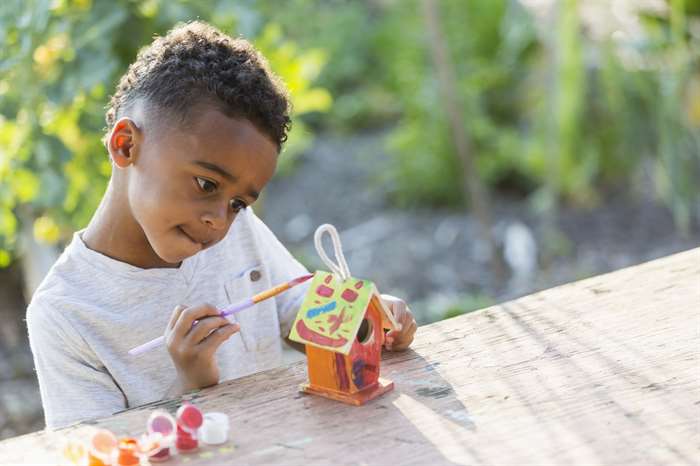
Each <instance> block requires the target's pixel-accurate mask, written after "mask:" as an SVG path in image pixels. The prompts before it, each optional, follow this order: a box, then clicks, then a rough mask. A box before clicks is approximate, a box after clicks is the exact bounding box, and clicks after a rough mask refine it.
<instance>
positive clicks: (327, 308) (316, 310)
mask: <svg viewBox="0 0 700 466" xmlns="http://www.w3.org/2000/svg"><path fill="white" fill-rule="evenodd" d="M336 304H337V303H336V302H335V301H331V302H330V303H328V304H324V305H323V306H319V307H313V308H311V309H309V310H308V311H306V317H308V318H309V319H313V318H314V317H316V316H319V315H321V314H325V313H326V312H331V311H332V310H333V309H335V307H336Z"/></svg>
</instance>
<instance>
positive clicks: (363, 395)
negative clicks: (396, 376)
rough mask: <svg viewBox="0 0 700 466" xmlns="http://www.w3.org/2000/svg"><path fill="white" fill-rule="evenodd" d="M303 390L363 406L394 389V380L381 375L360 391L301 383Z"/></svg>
mask: <svg viewBox="0 0 700 466" xmlns="http://www.w3.org/2000/svg"><path fill="white" fill-rule="evenodd" d="M300 388H301V391H302V392H304V393H310V394H312V395H319V396H323V397H325V398H329V399H331V400H336V401H342V402H343V403H346V404H350V405H354V406H361V405H363V404H365V403H367V402H368V401H370V400H373V399H374V398H377V397H378V396H380V395H383V394H384V393H387V392H390V391H392V390H393V389H394V382H392V381H391V380H388V379H384V378H382V377H379V379H378V380H377V382H376V383H375V384H373V385H370V386H369V387H365V388H364V389H362V390H360V391H359V392H355V393H347V392H339V391H336V390H330V389H328V388H325V387H319V386H315V385H312V384H308V383H307V384H303V385H301V387H300Z"/></svg>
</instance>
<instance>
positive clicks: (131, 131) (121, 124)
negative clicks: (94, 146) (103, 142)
mask: <svg viewBox="0 0 700 466" xmlns="http://www.w3.org/2000/svg"><path fill="white" fill-rule="evenodd" d="M140 140H141V129H140V128H139V127H138V126H136V122H135V121H134V120H132V119H131V118H126V117H124V118H121V119H120V120H119V121H117V123H116V124H115V125H114V128H112V132H111V134H110V135H109V140H108V141H107V150H108V151H109V156H110V157H111V158H112V160H113V161H114V164H115V165H116V166H117V167H119V168H126V167H128V166H129V165H131V164H133V163H134V160H135V158H136V154H137V151H136V147H137V145H138V143H139V142H140Z"/></svg>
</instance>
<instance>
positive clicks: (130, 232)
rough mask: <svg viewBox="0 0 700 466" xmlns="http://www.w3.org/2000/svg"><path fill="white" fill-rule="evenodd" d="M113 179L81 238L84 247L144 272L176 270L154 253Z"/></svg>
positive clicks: (173, 265)
mask: <svg viewBox="0 0 700 466" xmlns="http://www.w3.org/2000/svg"><path fill="white" fill-rule="evenodd" d="M114 184H115V180H114V178H112V179H111V180H110V181H109V184H108V185H107V191H106V192H105V195H104V196H103V197H102V200H101V201H100V205H99V206H98V207H97V210H96V211H95V214H94V215H93V216H92V219H90V223H89V224H88V226H87V228H86V229H85V231H84V232H83V234H82V236H81V237H82V239H83V242H84V243H85V245H86V246H87V247H88V248H89V249H92V250H93V251H97V252H99V253H101V254H104V255H105V256H107V257H111V258H112V259H115V260H118V261H120V262H125V263H127V264H130V265H133V266H135V267H140V268H143V269H153V268H177V267H179V265H180V264H170V263H168V262H165V261H164V260H163V259H161V258H160V257H159V256H158V255H157V254H156V253H155V251H154V250H153V248H152V247H151V245H150V243H149V242H148V239H147V238H146V235H145V234H144V232H143V230H142V229H141V226H140V225H139V224H138V222H136V220H135V219H134V217H133V215H132V214H131V212H130V210H129V208H128V202H127V200H126V199H122V197H120V196H119V194H118V193H117V192H116V191H117V189H115V187H114Z"/></svg>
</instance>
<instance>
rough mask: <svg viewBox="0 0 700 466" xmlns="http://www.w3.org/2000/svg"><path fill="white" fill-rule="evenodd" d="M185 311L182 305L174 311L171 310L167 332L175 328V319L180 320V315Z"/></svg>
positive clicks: (185, 307)
mask: <svg viewBox="0 0 700 466" xmlns="http://www.w3.org/2000/svg"><path fill="white" fill-rule="evenodd" d="M185 309H187V306H183V305H182V304H178V305H177V306H175V309H173V313H172V314H171V315H170V321H169V322H168V327H167V329H168V330H172V328H173V327H174V326H175V322H177V319H179V318H180V314H182V311H184V310H185Z"/></svg>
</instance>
